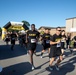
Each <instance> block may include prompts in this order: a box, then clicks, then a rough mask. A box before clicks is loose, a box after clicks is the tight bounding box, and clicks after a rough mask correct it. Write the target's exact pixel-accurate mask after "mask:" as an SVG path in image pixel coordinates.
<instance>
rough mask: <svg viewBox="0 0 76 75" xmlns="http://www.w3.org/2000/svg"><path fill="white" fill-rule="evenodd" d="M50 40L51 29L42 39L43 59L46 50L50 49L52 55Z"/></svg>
mask: <svg viewBox="0 0 76 75" xmlns="http://www.w3.org/2000/svg"><path fill="white" fill-rule="evenodd" d="M50 38H51V35H50V33H49V29H46V30H45V33H44V34H43V35H42V39H41V40H42V45H43V50H42V51H41V58H43V53H44V52H45V50H46V49H48V53H50Z"/></svg>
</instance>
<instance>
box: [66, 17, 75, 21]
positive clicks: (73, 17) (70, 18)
mask: <svg viewBox="0 0 76 75" xmlns="http://www.w3.org/2000/svg"><path fill="white" fill-rule="evenodd" d="M75 18H76V17H72V18H67V19H66V20H69V19H75Z"/></svg>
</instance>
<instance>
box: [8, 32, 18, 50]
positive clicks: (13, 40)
mask: <svg viewBox="0 0 76 75" xmlns="http://www.w3.org/2000/svg"><path fill="white" fill-rule="evenodd" d="M10 38H11V50H13V48H14V45H15V40H16V38H17V35H16V33H15V32H14V31H13V32H12V33H11V34H10Z"/></svg>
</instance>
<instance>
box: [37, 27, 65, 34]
mask: <svg viewBox="0 0 76 75" xmlns="http://www.w3.org/2000/svg"><path fill="white" fill-rule="evenodd" d="M46 28H48V29H49V30H50V34H51V35H53V34H55V32H56V27H46V26H41V27H40V28H39V29H38V31H39V32H41V31H44V32H45V29H46ZM61 29H62V30H66V27H61Z"/></svg>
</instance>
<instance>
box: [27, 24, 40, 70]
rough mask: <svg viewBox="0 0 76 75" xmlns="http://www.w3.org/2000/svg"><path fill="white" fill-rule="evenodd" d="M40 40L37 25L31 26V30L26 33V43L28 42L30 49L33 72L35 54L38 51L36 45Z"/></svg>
mask: <svg viewBox="0 0 76 75" xmlns="http://www.w3.org/2000/svg"><path fill="white" fill-rule="evenodd" d="M38 38H39V32H38V31H36V30H35V24H32V25H31V30H29V31H28V32H27V33H26V42H28V49H29V53H30V61H31V64H32V70H34V68H35V67H34V63H33V53H34V51H35V50H36V44H37V41H38Z"/></svg>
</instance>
